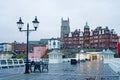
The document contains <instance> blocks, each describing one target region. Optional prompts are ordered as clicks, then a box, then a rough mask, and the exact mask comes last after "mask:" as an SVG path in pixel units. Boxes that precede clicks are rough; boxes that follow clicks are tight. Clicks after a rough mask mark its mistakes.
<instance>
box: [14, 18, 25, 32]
mask: <svg viewBox="0 0 120 80" xmlns="http://www.w3.org/2000/svg"><path fill="white" fill-rule="evenodd" d="M16 23H17V26H18V29H19V30H20V31H21V29H22V27H23V24H24V23H23V22H22V19H21V17H20V19H19V21H18V22H16Z"/></svg>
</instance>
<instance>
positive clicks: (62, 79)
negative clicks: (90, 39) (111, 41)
mask: <svg viewBox="0 0 120 80" xmlns="http://www.w3.org/2000/svg"><path fill="white" fill-rule="evenodd" d="M88 78H93V79H92V80H119V75H118V74H116V73H115V72H114V71H113V70H112V69H111V68H110V67H109V65H108V64H103V62H102V61H88V62H81V63H79V64H77V65H71V64H70V63H69V62H65V63H61V64H49V71H48V72H47V71H44V72H42V73H40V72H39V71H38V72H35V73H34V72H33V73H30V74H24V67H16V68H9V69H0V80H87V79H88Z"/></svg>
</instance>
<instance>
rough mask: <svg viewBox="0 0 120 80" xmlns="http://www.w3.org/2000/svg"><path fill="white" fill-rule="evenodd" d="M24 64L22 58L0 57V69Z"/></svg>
mask: <svg viewBox="0 0 120 80" xmlns="http://www.w3.org/2000/svg"><path fill="white" fill-rule="evenodd" d="M20 66H25V61H24V60H23V59H0V69H2V68H10V67H20Z"/></svg>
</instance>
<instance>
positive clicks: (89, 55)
mask: <svg viewBox="0 0 120 80" xmlns="http://www.w3.org/2000/svg"><path fill="white" fill-rule="evenodd" d="M101 58H102V52H84V51H83V50H81V51H80V52H79V53H77V54H76V60H85V59H89V60H99V59H101Z"/></svg>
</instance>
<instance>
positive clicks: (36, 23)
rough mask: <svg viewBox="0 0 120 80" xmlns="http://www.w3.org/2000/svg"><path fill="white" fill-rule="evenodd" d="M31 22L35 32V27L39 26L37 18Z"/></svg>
mask: <svg viewBox="0 0 120 80" xmlns="http://www.w3.org/2000/svg"><path fill="white" fill-rule="evenodd" d="M32 22H33V26H34V28H35V30H37V27H38V25H39V21H38V20H37V16H35V20H34V21H32Z"/></svg>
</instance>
